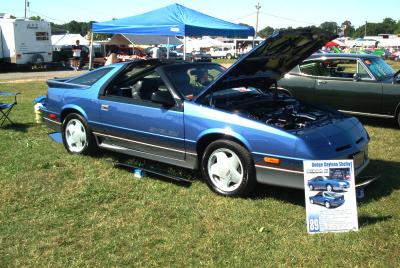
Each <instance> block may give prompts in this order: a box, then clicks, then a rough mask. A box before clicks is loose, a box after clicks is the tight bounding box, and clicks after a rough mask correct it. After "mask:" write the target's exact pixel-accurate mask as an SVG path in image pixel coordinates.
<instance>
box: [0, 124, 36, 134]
mask: <svg viewBox="0 0 400 268" xmlns="http://www.w3.org/2000/svg"><path fill="white" fill-rule="evenodd" d="M35 125H36V124H34V123H14V124H11V123H9V124H5V125H3V126H2V127H0V128H1V129H4V130H12V131H16V132H24V133H26V132H28V129H29V128H31V127H33V126H35Z"/></svg>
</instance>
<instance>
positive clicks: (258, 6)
mask: <svg viewBox="0 0 400 268" xmlns="http://www.w3.org/2000/svg"><path fill="white" fill-rule="evenodd" d="M260 8H261V6H260V2H258V3H257V5H256V9H257V20H256V33H255V37H257V33H258V14H259V13H260Z"/></svg>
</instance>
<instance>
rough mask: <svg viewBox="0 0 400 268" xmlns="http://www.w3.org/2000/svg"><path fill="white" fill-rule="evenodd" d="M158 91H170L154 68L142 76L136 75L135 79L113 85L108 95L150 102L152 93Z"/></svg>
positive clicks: (107, 92)
mask: <svg viewBox="0 0 400 268" xmlns="http://www.w3.org/2000/svg"><path fill="white" fill-rule="evenodd" d="M133 72H134V71H133ZM134 73H136V72H134ZM157 91H168V89H167V86H166V85H165V83H164V81H163V80H162V78H161V77H160V75H159V74H158V73H157V72H156V71H154V70H153V71H151V72H150V73H148V74H145V75H143V76H142V77H135V79H133V80H130V79H126V80H125V81H124V82H123V83H121V84H116V85H113V86H111V87H110V88H109V89H108V90H107V91H106V95H107V96H118V97H122V98H124V99H125V100H129V99H130V100H136V101H146V102H150V101H151V96H152V94H153V93H154V92H157Z"/></svg>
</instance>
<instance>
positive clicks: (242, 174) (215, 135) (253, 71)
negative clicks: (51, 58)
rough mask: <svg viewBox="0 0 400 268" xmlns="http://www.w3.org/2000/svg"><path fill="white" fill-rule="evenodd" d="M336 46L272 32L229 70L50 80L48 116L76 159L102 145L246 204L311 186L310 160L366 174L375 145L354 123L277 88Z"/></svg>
mask: <svg viewBox="0 0 400 268" xmlns="http://www.w3.org/2000/svg"><path fill="white" fill-rule="evenodd" d="M332 38H333V37H332V36H331V35H330V34H324V33H319V32H318V31H315V30H292V31H285V32H281V33H275V34H273V35H271V36H270V37H269V38H267V39H266V40H265V41H264V42H263V43H262V44H260V45H259V46H258V47H256V48H255V49H254V50H253V51H252V52H251V53H249V54H247V55H246V56H245V57H242V58H241V59H239V60H238V61H237V62H236V63H235V64H234V65H232V66H231V67H230V68H229V69H228V70H226V69H225V68H224V67H222V66H221V65H219V64H216V63H204V62H201V63H191V62H162V61H159V60H155V59H153V60H140V61H132V62H127V63H116V64H113V65H110V66H106V67H103V68H99V69H97V70H94V71H92V72H89V73H86V74H83V75H81V76H78V77H75V78H60V79H52V80H49V81H48V82H47V83H48V86H49V88H48V100H47V104H46V105H45V106H44V107H43V108H42V114H43V118H44V120H45V121H46V122H47V123H48V125H49V126H50V127H52V128H54V129H55V130H56V131H60V132H61V133H62V137H63V143H64V146H65V148H66V150H67V151H68V152H70V153H72V154H85V153H90V152H93V151H94V150H95V149H96V147H100V148H104V149H107V150H112V151H117V152H121V153H124V154H129V155H132V156H137V157H143V158H148V159H152V160H155V161H159V162H163V163H168V164H172V165H176V166H180V167H184V168H189V169H201V171H202V173H203V175H204V178H205V181H206V182H207V184H208V186H209V187H210V188H211V189H212V190H214V191H215V192H217V193H219V194H222V195H226V196H245V195H247V194H248V193H250V192H251V191H252V190H253V189H254V187H255V186H256V184H257V183H264V184H273V185H280V186H286V187H293V188H300V189H301V188H304V181H303V160H304V159H308V160H312V159H353V158H354V159H358V160H357V161H356V163H355V173H356V174H359V173H360V172H361V171H362V170H363V169H364V168H365V167H366V165H367V164H368V155H367V153H366V152H367V147H368V142H369V137H368V134H367V132H366V130H365V129H364V128H363V126H362V125H361V123H360V122H359V121H358V120H357V119H356V118H354V117H348V116H345V115H344V114H342V113H339V112H337V111H334V110H330V109H324V108H321V107H318V106H315V105H311V104H306V103H303V102H301V101H298V100H296V99H294V98H291V97H287V96H284V95H279V94H277V91H276V90H271V89H270V87H271V85H272V84H274V83H275V81H276V79H279V78H280V77H281V76H282V75H284V73H285V72H286V70H291V69H292V68H293V67H294V66H295V65H297V64H298V63H299V62H301V61H302V60H303V59H305V58H307V57H308V56H310V55H311V54H312V53H313V52H314V51H315V50H316V49H318V48H319V47H320V46H322V45H323V44H325V43H326V42H327V41H329V40H330V39H332ZM293 55H296V57H293ZM344 145H346V146H344ZM360 155H362V157H361V158H360V157H357V158H355V157H356V156H360Z"/></svg>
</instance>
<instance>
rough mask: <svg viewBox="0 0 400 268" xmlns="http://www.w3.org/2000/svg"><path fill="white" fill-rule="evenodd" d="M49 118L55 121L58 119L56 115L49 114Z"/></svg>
mask: <svg viewBox="0 0 400 268" xmlns="http://www.w3.org/2000/svg"><path fill="white" fill-rule="evenodd" d="M49 117H50V118H53V119H56V118H57V115H56V114H49Z"/></svg>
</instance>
